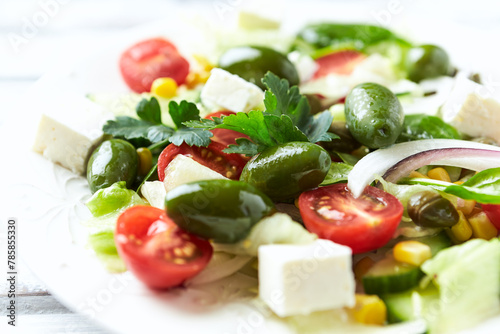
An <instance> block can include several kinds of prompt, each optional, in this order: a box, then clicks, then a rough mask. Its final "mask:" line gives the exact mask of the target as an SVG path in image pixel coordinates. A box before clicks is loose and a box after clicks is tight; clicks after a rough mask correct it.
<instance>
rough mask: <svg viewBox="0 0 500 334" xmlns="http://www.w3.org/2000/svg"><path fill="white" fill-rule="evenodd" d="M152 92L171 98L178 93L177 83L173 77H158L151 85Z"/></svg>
mask: <svg viewBox="0 0 500 334" xmlns="http://www.w3.org/2000/svg"><path fill="white" fill-rule="evenodd" d="M151 93H152V94H155V95H158V96H160V97H164V98H167V99H170V98H172V97H174V96H175V95H177V83H176V82H175V80H174V79H172V78H158V79H156V80H155V81H153V84H152V85H151Z"/></svg>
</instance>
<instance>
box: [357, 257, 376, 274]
mask: <svg viewBox="0 0 500 334" xmlns="http://www.w3.org/2000/svg"><path fill="white" fill-rule="evenodd" d="M374 264H375V261H373V259H372V258H370V257H369V256H365V257H364V258H362V259H361V260H359V261H358V262H357V263H356V264H355V265H354V277H356V279H361V278H363V276H365V274H366V273H367V272H368V270H370V268H371V267H373V265H374Z"/></svg>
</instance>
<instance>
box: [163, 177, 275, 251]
mask: <svg viewBox="0 0 500 334" xmlns="http://www.w3.org/2000/svg"><path fill="white" fill-rule="evenodd" d="M165 206H166V210H167V214H168V216H169V217H170V218H171V219H172V220H173V221H174V222H175V223H176V224H177V225H178V226H179V227H180V228H182V229H184V230H186V231H188V232H191V233H194V234H196V235H198V236H200V237H202V238H205V239H211V240H213V241H215V242H219V243H235V242H238V241H240V240H242V239H244V238H245V237H246V236H247V235H248V233H249V232H250V229H251V228H252V226H253V225H255V224H256V223H257V222H258V221H260V220H261V219H262V218H263V217H264V216H266V215H268V214H269V213H271V211H272V210H273V208H274V203H273V202H272V201H271V200H270V199H269V198H268V197H267V196H266V195H264V194H263V193H262V192H260V191H259V190H257V189H255V188H254V187H252V186H251V185H249V184H247V183H244V182H239V181H233V180H207V181H198V182H193V183H187V184H183V185H180V186H178V187H176V188H174V189H172V190H171V191H169V192H168V193H167V196H166V199H165Z"/></svg>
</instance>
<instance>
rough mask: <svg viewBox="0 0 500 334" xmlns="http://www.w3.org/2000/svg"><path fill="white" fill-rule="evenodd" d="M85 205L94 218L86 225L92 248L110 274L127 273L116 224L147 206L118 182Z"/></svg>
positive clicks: (95, 195) (123, 183) (122, 183)
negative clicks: (132, 210)
mask: <svg viewBox="0 0 500 334" xmlns="http://www.w3.org/2000/svg"><path fill="white" fill-rule="evenodd" d="M85 204H86V205H87V207H88V208H89V210H90V212H91V213H92V215H93V218H91V219H90V220H88V221H86V222H85V223H84V225H85V226H86V227H87V229H88V230H89V233H90V236H89V246H90V247H91V248H92V249H93V250H94V252H95V253H96V255H97V257H98V258H99V259H100V260H101V261H102V263H103V264H104V266H105V267H106V268H107V269H108V270H109V271H111V272H122V271H125V265H124V264H123V261H122V260H121V259H120V257H119V256H118V252H117V250H116V246H115V243H114V230H115V227H116V220H117V218H118V216H119V215H120V213H122V212H123V211H124V210H125V209H127V208H129V207H131V206H134V205H145V204H146V202H145V201H144V200H143V199H142V198H140V197H139V195H137V193H136V192H135V191H133V190H130V189H126V187H125V182H117V183H115V184H113V185H112V186H111V187H108V188H105V189H101V190H99V191H97V192H96V193H95V194H94V195H93V196H92V197H91V198H90V199H89V200H88V201H87V203H85Z"/></svg>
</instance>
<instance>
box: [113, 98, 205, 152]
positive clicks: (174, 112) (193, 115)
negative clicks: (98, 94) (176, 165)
mask: <svg viewBox="0 0 500 334" xmlns="http://www.w3.org/2000/svg"><path fill="white" fill-rule="evenodd" d="M136 112H137V116H139V118H140V119H136V118H132V117H128V116H118V117H116V120H110V121H108V122H107V123H106V124H104V126H103V132H104V133H105V134H109V135H112V136H113V137H115V138H122V139H125V140H128V141H129V142H131V143H132V144H133V145H134V146H136V147H144V146H152V145H153V146H154V145H155V144H157V145H156V146H158V147H159V146H160V145H161V146H163V143H164V145H166V144H168V142H171V143H174V144H175V145H181V144H182V143H186V144H187V145H189V146H193V145H195V146H208V145H209V144H210V137H212V133H211V132H210V131H206V130H204V129H202V128H197V129H195V128H190V127H186V126H185V125H183V124H182V122H185V121H195V120H197V121H200V115H199V114H200V112H199V110H198V107H196V104H194V103H189V102H187V101H182V102H181V103H180V104H178V103H176V102H174V101H171V102H170V103H169V113H170V116H171V117H172V120H173V121H174V123H175V125H176V126H177V130H176V129H173V128H171V127H169V126H166V125H164V124H162V123H161V108H160V105H159V103H158V100H157V99H156V98H155V97H152V98H151V99H150V100H146V99H142V100H141V101H140V102H139V104H138V105H137V108H136Z"/></svg>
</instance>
